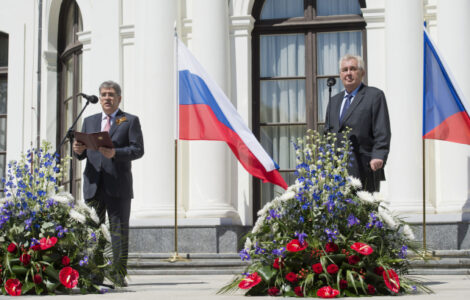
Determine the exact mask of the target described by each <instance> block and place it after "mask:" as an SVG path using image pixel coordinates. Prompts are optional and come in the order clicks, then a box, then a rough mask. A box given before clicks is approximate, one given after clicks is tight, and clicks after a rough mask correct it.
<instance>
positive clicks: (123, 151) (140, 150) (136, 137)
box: [113, 117, 144, 161]
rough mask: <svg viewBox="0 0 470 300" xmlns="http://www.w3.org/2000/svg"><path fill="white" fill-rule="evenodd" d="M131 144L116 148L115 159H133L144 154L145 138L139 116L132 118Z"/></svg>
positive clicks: (130, 126)
mask: <svg viewBox="0 0 470 300" xmlns="http://www.w3.org/2000/svg"><path fill="white" fill-rule="evenodd" d="M128 134H129V145H128V146H126V147H120V148H115V151H116V154H115V155H114V157H113V159H115V160H118V161H131V160H134V159H138V158H141V157H142V156H143V155H144V138H143V135H142V129H141V127H140V121H139V118H138V117H135V118H132V120H131V121H130V125H129V133H128Z"/></svg>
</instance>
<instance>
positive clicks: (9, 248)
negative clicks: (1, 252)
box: [7, 243, 18, 253]
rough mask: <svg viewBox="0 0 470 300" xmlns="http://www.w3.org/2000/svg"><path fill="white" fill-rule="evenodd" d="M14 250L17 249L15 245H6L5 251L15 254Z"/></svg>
mask: <svg viewBox="0 0 470 300" xmlns="http://www.w3.org/2000/svg"><path fill="white" fill-rule="evenodd" d="M16 249H18V247H16V244H15V243H10V245H8V248H7V251H8V252H10V253H15V252H16Z"/></svg>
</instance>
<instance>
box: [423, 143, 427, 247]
mask: <svg viewBox="0 0 470 300" xmlns="http://www.w3.org/2000/svg"><path fill="white" fill-rule="evenodd" d="M422 140H423V250H424V255H427V250H426V143H425V139H424V138H423V139H422Z"/></svg>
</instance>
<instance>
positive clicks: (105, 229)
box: [101, 224, 111, 243]
mask: <svg viewBox="0 0 470 300" xmlns="http://www.w3.org/2000/svg"><path fill="white" fill-rule="evenodd" d="M101 232H102V233H103V236H104V238H105V239H106V240H107V241H108V242H110V243H111V234H109V230H108V226H106V224H101Z"/></svg>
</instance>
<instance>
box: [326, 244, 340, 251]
mask: <svg viewBox="0 0 470 300" xmlns="http://www.w3.org/2000/svg"><path fill="white" fill-rule="evenodd" d="M338 250H339V247H338V245H336V244H335V243H333V242H331V243H327V244H326V245H325V251H326V253H335V252H337V251H338Z"/></svg>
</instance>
